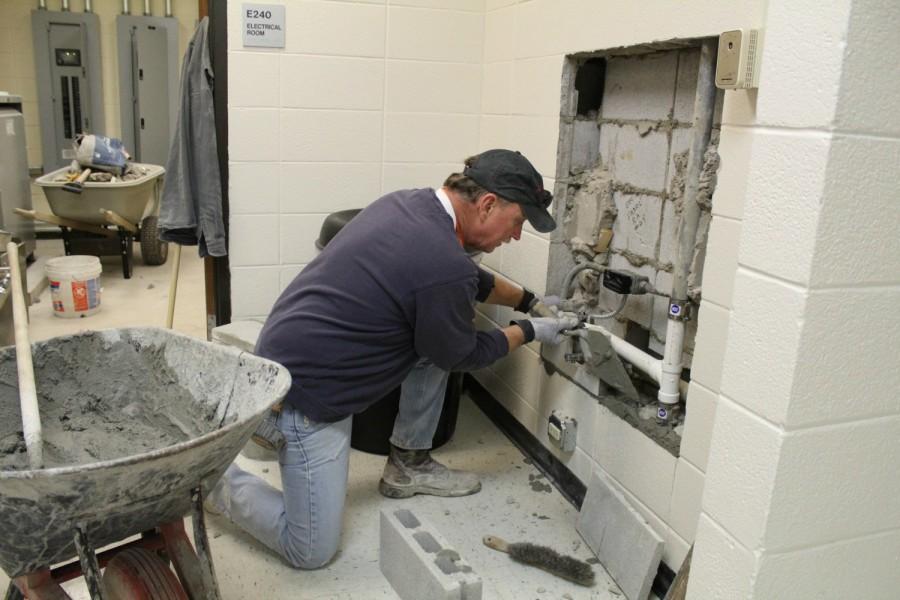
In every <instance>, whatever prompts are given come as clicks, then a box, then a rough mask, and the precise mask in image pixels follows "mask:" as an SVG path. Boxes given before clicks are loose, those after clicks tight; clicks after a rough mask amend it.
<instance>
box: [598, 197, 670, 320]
mask: <svg viewBox="0 0 900 600" xmlns="http://www.w3.org/2000/svg"><path fill="white" fill-rule="evenodd" d="M619 214H620V216H619V219H621V218H622V217H621V213H619ZM619 219H617V221H618V220H619ZM609 266H610V268H612V269H622V270H624V271H631V272H632V273H637V274H638V275H643V276H644V277H648V278H649V279H650V282H651V283H652V282H653V280H654V278H655V277H656V269H655V268H654V267H653V265H651V264H645V265H641V266H640V267H636V266H634V265H633V264H631V263H630V262H629V261H628V259H627V258H625V257H624V256H622V255H621V254H613V255H612V256H610V259H609ZM621 298H622V297H621V296H619V295H618V294H616V293H615V292H611V291H609V290H607V289H606V288H603V287H601V288H600V306H603V307H606V308H615V307H616V306H618V305H619V302H620V301H621ZM654 298H655V296H653V295H651V294H644V295H637V296H628V300H626V302H625V308H623V309H622V312H621V313H619V315H620V316H623V317H625V318H626V319H628V320H630V321H634V322H635V323H637V324H638V325H640V326H641V327H644V328H646V329H650V327H651V325H652V320H653V304H654ZM598 312H599V311H598ZM623 333H624V330H623Z"/></svg>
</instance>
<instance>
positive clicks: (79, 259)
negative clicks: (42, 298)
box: [46, 256, 103, 318]
mask: <svg viewBox="0 0 900 600" xmlns="http://www.w3.org/2000/svg"><path fill="white" fill-rule="evenodd" d="M102 270H103V268H102V267H101V266H100V259H99V258H97V257H96V256H60V257H58V258H51V259H50V260H48V261H47V265H46V272H47V279H48V280H49V281H50V297H51V299H52V300H53V314H54V315H56V316H57V317H64V318H73V317H88V316H90V315H92V314H94V313H95V312H97V311H98V310H100V272H101V271H102Z"/></svg>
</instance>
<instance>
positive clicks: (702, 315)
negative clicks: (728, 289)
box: [691, 301, 731, 393]
mask: <svg viewBox="0 0 900 600" xmlns="http://www.w3.org/2000/svg"><path fill="white" fill-rule="evenodd" d="M730 317H731V311H729V310H728V309H726V308H722V307H721V306H719V305H717V304H713V303H712V302H705V301H701V302H700V311H699V313H698V314H697V323H698V325H697V327H698V329H697V337H696V338H695V340H696V341H695V348H694V366H693V369H692V370H691V378H692V379H695V380H696V381H697V382H698V383H701V384H703V385H704V386H705V387H706V388H708V389H709V390H712V391H713V392H716V393H718V392H719V389H720V387H721V384H722V362H723V359H724V356H725V347H726V345H727V342H728V321H729V318H730Z"/></svg>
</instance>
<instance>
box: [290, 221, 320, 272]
mask: <svg viewBox="0 0 900 600" xmlns="http://www.w3.org/2000/svg"><path fill="white" fill-rule="evenodd" d="M324 220H325V215H322V214H319V215H282V216H281V220H280V223H279V225H280V228H281V240H280V242H281V243H280V247H281V250H280V252H281V261H282V263H284V264H295V265H300V264H306V263H308V262H310V261H311V260H312V259H314V258H315V257H316V255H317V254H318V253H319V250H318V249H317V248H316V239H317V238H318V237H319V231H320V230H321V229H322V221H324Z"/></svg>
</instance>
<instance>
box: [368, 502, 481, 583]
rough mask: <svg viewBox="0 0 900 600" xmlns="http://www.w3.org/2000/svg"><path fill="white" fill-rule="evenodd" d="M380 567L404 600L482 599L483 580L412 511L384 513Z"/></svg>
mask: <svg viewBox="0 0 900 600" xmlns="http://www.w3.org/2000/svg"><path fill="white" fill-rule="evenodd" d="M379 565H380V567H381V572H382V573H383V574H384V576H385V578H386V579H387V580H388V582H390V584H391V586H392V587H393V588H394V591H395V592H397V595H399V596H400V598H402V600H444V599H446V600H480V599H481V577H479V576H478V575H476V574H475V573H474V571H472V567H471V566H469V564H468V563H467V562H466V561H464V560H462V559H461V558H460V557H459V553H458V552H456V550H454V549H453V548H451V547H450V545H449V544H448V543H447V541H446V540H445V539H444V538H443V537H442V536H441V535H440V534H439V533H438V532H437V530H436V529H434V527H432V526H430V525H429V524H428V523H426V522H424V521H423V520H422V519H420V518H419V517H417V516H416V515H415V514H413V512H412V511H411V510H409V509H405V508H400V509H383V510H382V511H381V556H380V558H379Z"/></svg>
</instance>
